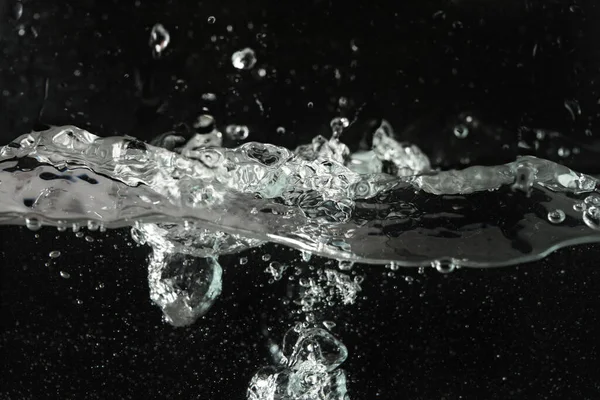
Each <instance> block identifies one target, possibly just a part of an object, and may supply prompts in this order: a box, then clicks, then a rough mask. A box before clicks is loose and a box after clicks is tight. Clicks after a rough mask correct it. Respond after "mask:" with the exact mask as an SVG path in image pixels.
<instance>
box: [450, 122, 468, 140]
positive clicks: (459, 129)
mask: <svg viewBox="0 0 600 400" xmlns="http://www.w3.org/2000/svg"><path fill="white" fill-rule="evenodd" d="M454 136H456V137H457V138H459V139H464V138H466V137H467V136H469V128H467V127H466V126H465V125H463V124H459V125H456V126H455V127H454Z"/></svg>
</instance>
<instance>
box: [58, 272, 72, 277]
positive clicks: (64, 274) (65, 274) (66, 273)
mask: <svg viewBox="0 0 600 400" xmlns="http://www.w3.org/2000/svg"><path fill="white" fill-rule="evenodd" d="M60 276H61V277H62V278H64V279H69V278H70V277H71V274H69V273H68V272H67V271H60Z"/></svg>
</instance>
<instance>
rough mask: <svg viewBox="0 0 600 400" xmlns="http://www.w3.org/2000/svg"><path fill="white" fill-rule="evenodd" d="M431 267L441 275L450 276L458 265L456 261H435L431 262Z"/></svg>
mask: <svg viewBox="0 0 600 400" xmlns="http://www.w3.org/2000/svg"><path fill="white" fill-rule="evenodd" d="M431 266H432V267H433V268H435V269H436V270H437V271H438V272H439V273H441V274H449V273H451V272H453V271H454V270H455V269H456V267H457V264H456V262H455V261H452V260H451V261H446V260H435V261H432V262H431Z"/></svg>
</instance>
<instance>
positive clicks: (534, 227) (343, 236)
mask: <svg viewBox="0 0 600 400" xmlns="http://www.w3.org/2000/svg"><path fill="white" fill-rule="evenodd" d="M198 125H199V126H202V127H210V126H212V127H213V131H212V132H209V133H206V134H197V135H195V136H194V137H192V138H191V139H189V140H187V141H186V140H185V139H184V138H182V137H180V136H177V135H172V134H164V135H161V136H160V137H158V138H156V139H155V140H153V142H152V143H154V144H156V145H158V146H160V147H156V146H153V145H150V144H147V143H144V142H141V141H139V140H137V139H135V138H133V137H128V136H125V137H108V138H100V137H97V136H95V135H93V134H91V133H89V132H87V131H84V130H81V129H79V128H76V127H74V126H63V127H54V128H51V129H49V130H46V131H42V132H33V133H30V134H27V135H23V136H21V137H19V138H17V139H16V140H14V141H13V142H12V143H9V144H8V145H6V146H4V147H2V148H1V149H0V224H18V225H25V226H27V227H28V228H29V229H31V230H34V231H35V230H39V229H40V228H41V227H42V226H43V225H50V226H55V227H56V228H57V229H58V230H59V231H65V230H66V229H68V228H71V229H72V230H73V231H74V232H78V231H79V229H80V227H82V226H87V228H88V229H89V230H99V231H104V230H106V229H107V228H117V227H123V226H131V234H132V237H133V239H134V240H135V241H137V242H138V243H140V244H148V245H150V246H151V247H152V249H153V252H152V255H151V256H150V259H149V266H148V268H149V269H148V277H149V278H148V279H149V285H150V297H151V299H152V301H153V302H154V303H155V304H156V305H158V306H159V307H160V308H161V310H162V311H163V314H164V318H165V321H167V322H168V323H170V324H171V325H173V326H186V325H190V324H192V323H193V322H194V321H196V320H197V318H198V317H200V316H201V315H204V314H205V313H206V312H207V311H208V310H209V309H210V307H211V306H212V304H213V303H214V302H215V300H216V298H217V297H218V296H219V294H220V292H221V286H222V281H221V278H222V269H221V266H220V265H219V262H218V257H219V256H220V255H223V254H230V253H237V252H240V251H243V250H246V249H248V248H252V247H256V246H260V245H261V244H263V243H265V242H276V243H281V244H285V245H288V246H291V247H294V248H296V249H298V250H300V251H301V254H302V259H303V260H304V261H306V262H308V261H309V260H310V258H311V255H312V254H315V255H320V256H326V257H331V258H335V259H337V260H338V266H339V269H340V270H341V271H336V270H334V269H324V270H323V269H321V270H319V271H318V273H317V278H316V279H312V278H311V279H307V278H301V279H300V280H299V284H300V292H299V296H300V298H299V299H298V304H299V305H300V306H301V309H302V312H304V313H306V321H305V322H304V323H302V324H301V325H300V326H299V327H295V328H293V329H291V330H290V331H288V333H287V334H286V336H285V339H284V343H283V350H282V354H281V363H280V364H279V365H276V366H273V367H267V368H263V369H261V370H260V371H259V372H257V373H256V375H255V376H254V377H253V378H252V380H251V382H250V387H249V389H248V398H249V399H251V400H267V399H289V400H292V399H306V400H308V399H347V398H348V397H347V394H346V377H345V374H344V371H343V370H341V369H338V367H339V365H340V364H341V363H342V362H343V361H344V360H345V359H346V357H347V350H346V348H345V347H344V345H343V344H342V343H341V342H340V341H339V340H338V339H336V338H335V337H333V335H331V333H330V332H329V331H327V330H325V329H322V328H317V327H316V326H317V323H318V321H316V320H315V314H314V313H315V312H320V311H322V307H324V305H328V306H330V305H331V304H329V303H330V302H331V301H333V300H332V299H335V300H336V301H337V302H339V303H341V304H352V303H353V302H354V301H355V299H356V297H357V293H358V292H359V291H360V290H361V287H360V283H361V282H362V277H359V276H355V277H354V279H352V278H351V277H350V276H349V275H348V274H349V271H350V270H351V269H352V266H353V264H354V263H355V262H361V263H370V264H385V265H392V266H393V267H394V269H398V267H400V266H419V267H423V266H433V267H434V268H436V269H437V270H438V271H440V272H443V273H449V272H452V271H453V270H455V269H456V268H460V267H493V266H503V265H511V264H516V263H520V262H525V261H531V260H535V259H539V258H541V257H544V256H545V255H547V254H548V253H549V252H551V251H554V250H556V249H558V248H560V247H562V246H567V245H574V244H578V243H586V242H595V241H600V234H599V232H598V231H599V230H600V194H598V193H597V183H598V181H597V180H596V179H594V178H592V177H590V176H587V175H584V174H580V173H577V172H574V171H572V170H570V169H568V168H566V167H564V166H561V165H558V164H555V163H553V162H550V161H546V160H543V159H539V158H535V157H520V158H519V159H517V160H516V161H515V162H512V163H509V164H505V165H499V166H494V167H481V166H473V167H469V168H466V169H463V170H460V171H442V172H439V171H438V172H436V171H432V168H431V164H430V162H429V159H428V158H427V156H426V155H425V154H423V153H422V152H421V150H420V149H419V148H418V147H416V146H414V145H411V144H409V143H402V142H398V141H397V140H396V139H394V135H393V132H392V129H391V126H390V125H389V124H388V123H387V122H385V121H384V122H383V123H382V124H381V126H380V127H379V128H378V129H377V130H376V132H375V133H374V134H373V137H372V141H371V143H372V146H371V148H370V149H369V150H364V149H363V150H361V151H358V152H355V153H351V152H350V150H349V148H348V147H347V146H346V145H345V144H344V143H343V142H342V141H341V140H343V129H344V127H345V126H346V125H347V122H346V121H344V120H342V119H335V120H334V121H333V122H332V130H333V135H332V138H331V139H326V138H325V137H323V136H317V137H315V138H314V139H313V140H312V141H311V143H309V144H305V145H301V146H299V147H298V148H297V149H295V150H294V151H291V150H289V149H286V148H283V147H278V146H274V145H271V144H261V143H255V142H250V143H245V144H243V145H241V146H239V147H237V148H223V147H221V146H222V134H221V132H219V131H218V130H217V129H216V128H214V125H215V123H214V120H213V119H212V118H208V117H205V118H200V119H199V120H198ZM226 133H227V134H228V135H229V136H235V138H237V139H239V140H243V139H245V136H247V135H245V134H244V133H245V131H244V132H241V133H242V134H240V132H238V131H235V130H233V129H229V131H226ZM486 204H493V205H494V207H489V206H486ZM78 234H82V232H78ZM82 235H83V234H82ZM59 255H60V253H58V252H56V253H55V254H51V255H50V257H51V258H55V257H58V256H59ZM263 259H264V260H265V261H269V260H268V258H265V257H263ZM245 262H246V261H244V262H243V263H245ZM240 263H242V262H240ZM243 263H242V264H243ZM285 268H286V266H284V265H282V264H279V263H277V262H275V261H273V262H271V263H270V264H269V268H268V269H267V272H269V273H270V274H271V275H272V276H273V279H275V280H277V279H280V278H281V276H282V274H283V272H284V271H285ZM60 275H61V276H62V277H63V278H65V279H68V278H69V274H68V273H67V272H61V273H60ZM331 324H332V323H330V324H329V326H333V325H331ZM325 326H326V327H327V325H325Z"/></svg>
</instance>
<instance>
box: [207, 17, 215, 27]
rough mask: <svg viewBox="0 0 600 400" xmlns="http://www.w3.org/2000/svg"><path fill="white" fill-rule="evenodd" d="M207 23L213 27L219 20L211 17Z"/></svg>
mask: <svg viewBox="0 0 600 400" xmlns="http://www.w3.org/2000/svg"><path fill="white" fill-rule="evenodd" d="M207 21H208V23H209V24H211V25H212V24H214V23H215V22H216V21H217V19H216V18H215V17H214V16H212V15H211V16H210V17H208V19H207Z"/></svg>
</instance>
